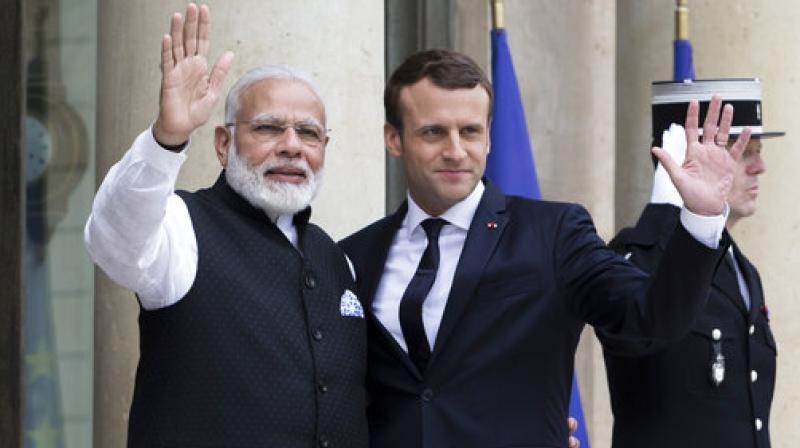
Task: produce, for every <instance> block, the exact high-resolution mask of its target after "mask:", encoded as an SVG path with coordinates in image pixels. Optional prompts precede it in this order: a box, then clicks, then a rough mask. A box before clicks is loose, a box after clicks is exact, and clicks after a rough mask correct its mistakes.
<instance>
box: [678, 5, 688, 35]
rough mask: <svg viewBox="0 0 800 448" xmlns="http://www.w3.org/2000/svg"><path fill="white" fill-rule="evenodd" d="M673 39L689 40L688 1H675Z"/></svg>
mask: <svg viewBox="0 0 800 448" xmlns="http://www.w3.org/2000/svg"><path fill="white" fill-rule="evenodd" d="M675 39H676V40H689V0H677V2H676V6H675Z"/></svg>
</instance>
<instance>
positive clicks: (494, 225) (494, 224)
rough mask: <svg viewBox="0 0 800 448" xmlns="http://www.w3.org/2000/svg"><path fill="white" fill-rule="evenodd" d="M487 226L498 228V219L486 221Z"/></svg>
mask: <svg viewBox="0 0 800 448" xmlns="http://www.w3.org/2000/svg"><path fill="white" fill-rule="evenodd" d="M486 227H488V228H490V229H496V228H497V222H496V221H489V222H487V223H486Z"/></svg>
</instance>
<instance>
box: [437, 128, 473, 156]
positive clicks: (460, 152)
mask: <svg viewBox="0 0 800 448" xmlns="http://www.w3.org/2000/svg"><path fill="white" fill-rule="evenodd" d="M466 155H467V151H466V149H465V148H464V142H463V141H462V140H461V134H459V132H458V131H457V130H456V131H454V132H451V133H450V138H448V139H447V141H446V143H445V148H444V150H443V151H442V157H444V158H445V159H448V160H453V161H458V160H461V159H463V158H464V157H466Z"/></svg>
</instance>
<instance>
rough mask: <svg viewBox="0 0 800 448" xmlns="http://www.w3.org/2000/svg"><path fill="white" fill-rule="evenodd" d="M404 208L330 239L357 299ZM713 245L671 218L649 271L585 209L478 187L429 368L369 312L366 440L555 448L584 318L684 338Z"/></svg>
mask: <svg viewBox="0 0 800 448" xmlns="http://www.w3.org/2000/svg"><path fill="white" fill-rule="evenodd" d="M405 213H406V207H405V206H403V207H401V208H400V209H399V210H398V211H397V212H396V213H394V214H393V215H391V216H388V217H386V218H384V219H382V220H380V221H378V222H376V223H374V224H372V225H370V226H368V227H367V228H365V229H363V230H361V231H359V232H357V233H356V234H354V235H352V236H350V237H349V238H347V239H346V240H344V241H343V242H342V243H341V244H342V246H343V247H344V249H345V251H346V252H347V254H348V255H349V257H350V258H351V260H352V261H353V264H354V265H355V269H356V274H357V278H358V282H359V288H360V289H361V292H362V296H361V297H362V300H364V309H365V310H369V311H371V310H372V301H373V299H374V295H375V292H376V289H377V286H378V284H379V282H380V279H381V277H382V275H383V269H384V264H385V261H386V257H387V254H388V251H389V248H390V246H391V244H392V241H393V239H394V236H395V234H396V233H397V230H398V228H399V227H400V225H401V223H402V220H403V217H404V216H405ZM721 251H722V249H720V250H710V249H708V248H707V247H705V246H703V245H702V244H700V243H698V242H697V241H696V240H694V239H693V238H692V237H691V236H690V235H689V234H688V233H687V232H686V231H685V230H684V229H683V228H682V227H681V228H679V230H678V231H676V232H674V234H673V238H672V239H671V241H670V242H669V244H668V250H667V252H666V253H665V256H664V259H663V261H662V266H663V267H664V269H663V270H661V271H659V272H657V273H656V274H655V275H654V276H653V277H652V278H649V277H648V276H646V275H645V274H644V273H643V272H641V271H640V270H639V269H637V268H636V267H634V266H632V265H631V264H629V263H628V262H626V261H625V260H624V259H623V258H622V257H621V256H619V255H617V254H615V253H614V252H613V251H612V250H610V249H609V248H608V247H607V246H606V245H605V244H604V243H603V241H602V240H601V239H600V238H599V237H598V236H597V233H596V232H595V229H594V226H593V224H592V221H591V218H590V217H589V214H588V213H587V212H586V210H584V209H583V208H582V207H580V206H578V205H575V204H564V203H554V202H545V201H531V200H527V199H522V198H519V197H514V196H505V195H503V194H502V193H501V192H500V191H498V190H497V189H496V188H494V187H493V186H492V185H490V184H487V186H486V191H485V192H484V194H483V197H482V198H481V201H480V204H479V206H478V209H477V211H476V213H475V216H474V218H473V220H472V224H471V226H470V229H469V231H468V233H467V237H466V241H465V243H464V248H463V251H462V253H461V257H460V259H459V261H458V265H457V268H456V272H455V277H454V279H453V283H452V288H451V290H450V295H449V297H448V301H447V305H446V308H445V310H444V315H443V318H442V321H441V326H440V328H439V331H438V334H437V337H436V341H435V343H434V347H433V352H432V354H431V358H430V360H429V362H428V367H427V369H426V370H425V371H424V372H420V371H419V370H418V369H417V368H416V367H415V366H414V364H413V363H412V362H411V361H410V359H409V357H408V355H407V354H406V352H405V351H404V350H403V349H401V347H400V346H399V345H398V344H397V342H396V341H395V339H394V338H393V337H392V336H391V335H390V334H389V333H388V331H387V330H386V328H385V327H384V326H383V325H382V324H381V323H380V322H379V321H378V320H377V318H375V316H374V315H373V314H372V313H371V312H369V313H368V314H369V316H368V338H369V344H368V346H369V356H368V369H367V381H368V392H369V400H370V404H369V406H368V417H369V425H370V426H369V430H370V431H369V432H370V446H372V447H375V448H387V447H397V448H400V447H402V448H408V447H428V448H446V447H458V448H471V447H476V448H477V447H480V448H491V447H564V446H566V443H567V426H566V419H567V409H568V401H569V393H570V386H571V380H572V370H573V358H574V353H575V348H576V345H577V343H578V339H579V336H580V333H581V330H582V329H583V327H584V324H585V323H586V322H588V323H590V324H592V325H594V326H596V327H598V328H603V329H605V330H606V331H608V332H609V333H611V334H615V335H618V336H619V337H623V338H632V339H634V340H637V341H654V340H655V341H664V340H667V339H672V340H675V339H677V338H680V337H682V336H683V335H685V333H686V332H687V331H688V330H689V325H690V323H691V322H692V321H693V320H694V316H695V315H696V314H697V313H698V312H699V311H700V309H701V308H702V307H703V305H704V304H705V298H706V296H707V291H708V288H709V287H710V284H711V277H712V275H713V272H714V270H715V269H716V265H717V263H718V261H719V260H720V258H721V253H722V252H721ZM689 260H691V263H689V262H688V261H689ZM402 294H403V291H397V296H398V300H399V298H400V297H401V296H402ZM674 297H679V298H680V299H678V300H674V299H673V298H674Z"/></svg>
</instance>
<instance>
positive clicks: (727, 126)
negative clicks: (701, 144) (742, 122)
mask: <svg viewBox="0 0 800 448" xmlns="http://www.w3.org/2000/svg"><path fill="white" fill-rule="evenodd" d="M732 122H733V106H732V105H730V104H726V105H725V107H723V108H722V118H721V119H720V121H719V129H718V130H717V135H716V137H714V143H716V144H717V146H722V147H723V148H724V147H725V146H727V145H728V138H729V135H730V132H731V123H732Z"/></svg>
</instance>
